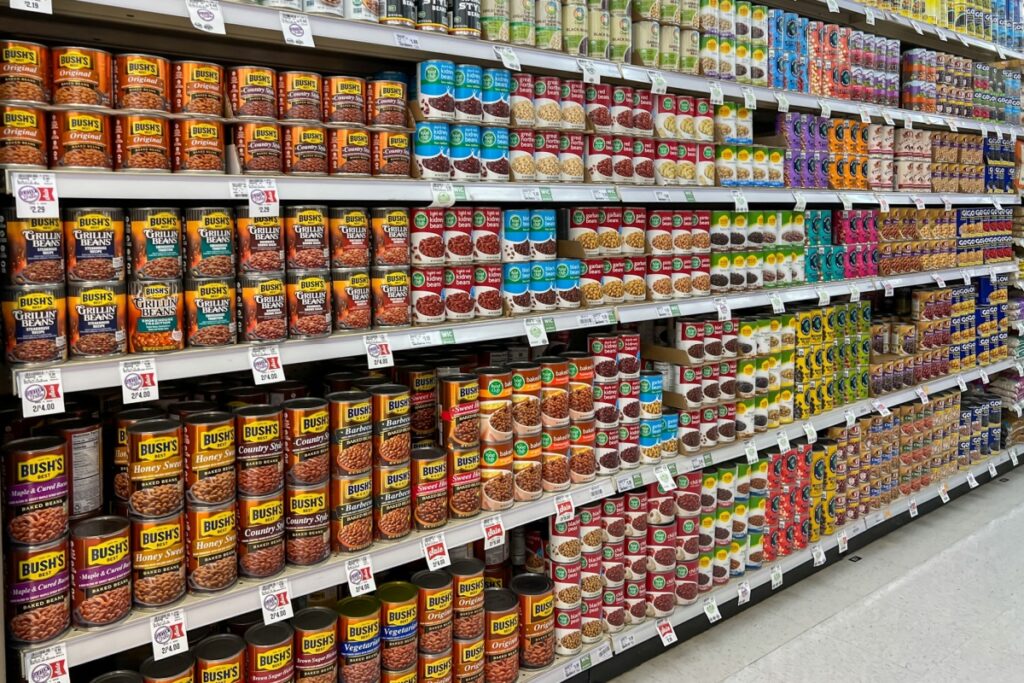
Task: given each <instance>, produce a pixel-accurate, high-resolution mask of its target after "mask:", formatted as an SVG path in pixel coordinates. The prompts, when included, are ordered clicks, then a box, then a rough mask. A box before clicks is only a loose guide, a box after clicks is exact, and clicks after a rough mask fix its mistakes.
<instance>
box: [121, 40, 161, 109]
mask: <svg viewBox="0 0 1024 683" xmlns="http://www.w3.org/2000/svg"><path fill="white" fill-rule="evenodd" d="M114 106H116V107H117V108H118V109H142V110H149V111H170V110H171V66H170V62H168V61H167V60H166V59H164V58H163V57H156V56H153V55H144V54H120V55H117V57H116V59H115V63H114Z"/></svg>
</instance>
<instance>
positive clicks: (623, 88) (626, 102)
mask: <svg viewBox="0 0 1024 683" xmlns="http://www.w3.org/2000/svg"><path fill="white" fill-rule="evenodd" d="M611 119H612V133H614V134H616V135H632V134H633V89H632V88H630V87H629V86H628V85H616V86H613V88H612V106H611Z"/></svg>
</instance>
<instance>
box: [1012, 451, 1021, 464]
mask: <svg viewBox="0 0 1024 683" xmlns="http://www.w3.org/2000/svg"><path fill="white" fill-rule="evenodd" d="M1010 462H1011V463H1013V466H1014V467H1016V466H1017V465H1019V464H1020V461H1019V460H1018V459H1017V449H1016V448H1011V449H1010Z"/></svg>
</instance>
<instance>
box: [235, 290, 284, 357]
mask: <svg viewBox="0 0 1024 683" xmlns="http://www.w3.org/2000/svg"><path fill="white" fill-rule="evenodd" d="M238 282H239V290H238V295H239V296H240V297H241V298H240V301H239V305H238V314H239V320H240V321H241V323H242V324H241V326H240V327H239V330H238V333H239V338H240V339H241V340H244V341H253V342H273V341H283V340H284V339H286V338H287V336H288V320H287V318H288V307H287V296H286V293H285V284H284V282H283V280H282V278H281V276H280V275H270V274H258V273H254V274H248V275H243V276H241V277H240V278H239V280H238Z"/></svg>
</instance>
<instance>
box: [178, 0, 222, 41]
mask: <svg viewBox="0 0 1024 683" xmlns="http://www.w3.org/2000/svg"><path fill="white" fill-rule="evenodd" d="M185 7H186V8H187V9H188V18H189V20H190V21H191V22H192V27H193V28H195V29H197V30H199V31H206V32H207V33H217V34H220V35H224V34H225V33H227V31H225V30H224V13H223V12H222V11H221V9H220V0H185Z"/></svg>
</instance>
